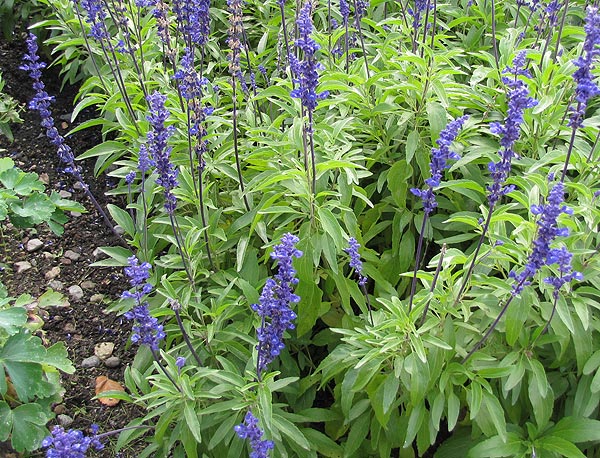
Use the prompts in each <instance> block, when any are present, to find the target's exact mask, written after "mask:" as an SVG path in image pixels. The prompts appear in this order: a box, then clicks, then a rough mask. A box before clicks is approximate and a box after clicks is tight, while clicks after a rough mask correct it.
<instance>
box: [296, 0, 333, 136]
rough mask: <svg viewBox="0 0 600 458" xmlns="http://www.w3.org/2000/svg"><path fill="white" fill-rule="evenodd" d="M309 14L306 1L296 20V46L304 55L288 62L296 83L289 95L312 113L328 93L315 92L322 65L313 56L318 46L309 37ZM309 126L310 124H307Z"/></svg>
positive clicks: (310, 30)
mask: <svg viewBox="0 0 600 458" xmlns="http://www.w3.org/2000/svg"><path fill="white" fill-rule="evenodd" d="M311 15H312V4H311V2H310V1H307V2H306V3H305V4H304V6H303V7H302V10H300V14H299V15H298V20H297V21H296V24H297V25H298V33H299V34H300V37H299V38H298V39H297V40H296V46H297V47H298V49H300V50H302V52H303V54H304V57H303V60H302V61H294V62H290V64H291V65H290V66H291V68H292V71H293V73H294V76H295V79H294V81H295V82H296V83H297V84H298V87H297V88H296V89H293V90H292V91H291V93H290V95H291V96H292V97H295V98H298V99H300V101H301V102H302V105H303V106H304V107H305V108H306V109H307V110H308V111H309V112H311V113H312V112H313V111H314V109H315V108H316V107H317V102H318V101H319V100H321V99H324V98H325V97H327V95H328V94H329V93H328V92H327V91H325V92H321V93H319V94H317V84H318V83H319V74H318V73H317V71H318V70H320V69H322V68H323V66H322V65H321V64H320V63H319V62H317V60H316V58H315V53H316V52H317V51H318V50H319V49H320V46H319V45H318V44H317V42H316V41H315V40H313V38H312V37H311V34H312V31H313V23H312V18H311ZM310 128H312V126H309V129H310Z"/></svg>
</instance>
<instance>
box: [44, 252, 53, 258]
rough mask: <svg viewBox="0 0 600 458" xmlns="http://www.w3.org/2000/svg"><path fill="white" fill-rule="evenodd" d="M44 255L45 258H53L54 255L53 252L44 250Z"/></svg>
mask: <svg viewBox="0 0 600 458" xmlns="http://www.w3.org/2000/svg"><path fill="white" fill-rule="evenodd" d="M42 256H44V258H46V259H52V258H53V257H54V255H53V254H52V253H50V252H49V251H44V252H43V253H42Z"/></svg>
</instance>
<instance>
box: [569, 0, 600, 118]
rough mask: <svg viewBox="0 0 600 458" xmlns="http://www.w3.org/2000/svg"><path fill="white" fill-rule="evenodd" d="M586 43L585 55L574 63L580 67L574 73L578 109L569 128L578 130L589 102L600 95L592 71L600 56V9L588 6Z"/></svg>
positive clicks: (572, 114)
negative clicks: (596, 58)
mask: <svg viewBox="0 0 600 458" xmlns="http://www.w3.org/2000/svg"><path fill="white" fill-rule="evenodd" d="M584 30H585V41H584V42H583V53H582V55H581V56H579V57H578V58H577V59H575V60H574V61H573V63H574V64H575V65H576V66H577V67H578V68H577V70H576V71H575V72H574V73H573V79H574V80H575V82H576V83H577V88H576V89H575V100H577V102H578V103H577V107H576V108H573V112H572V113H571V116H570V118H569V126H570V127H573V128H574V129H577V128H579V127H581V124H582V123H583V118H584V117H585V110H586V108H587V104H588V100H589V99H591V98H592V97H594V96H596V95H598V94H600V89H599V88H598V85H597V84H596V83H595V82H594V76H593V75H592V69H593V68H594V65H593V62H594V58H595V57H596V56H598V55H600V49H598V48H597V46H598V45H599V44H600V14H598V8H596V7H592V6H588V9H587V16H586V18H585V26H584Z"/></svg>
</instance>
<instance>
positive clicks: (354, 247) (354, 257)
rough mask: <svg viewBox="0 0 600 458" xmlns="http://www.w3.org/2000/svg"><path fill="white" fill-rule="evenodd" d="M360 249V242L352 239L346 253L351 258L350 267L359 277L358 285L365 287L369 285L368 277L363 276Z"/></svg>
mask: <svg viewBox="0 0 600 458" xmlns="http://www.w3.org/2000/svg"><path fill="white" fill-rule="evenodd" d="M359 248H360V244H359V243H358V241H357V240H356V239H355V238H354V237H350V238H349V239H348V248H345V249H344V251H345V252H346V253H348V255H349V256H350V267H352V268H353V269H354V272H356V275H357V276H358V284H359V285H360V286H363V285H365V284H366V283H367V277H365V276H364V275H363V274H362V261H361V260H360V254H358V249H359Z"/></svg>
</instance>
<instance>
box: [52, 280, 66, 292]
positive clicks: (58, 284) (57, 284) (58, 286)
mask: <svg viewBox="0 0 600 458" xmlns="http://www.w3.org/2000/svg"><path fill="white" fill-rule="evenodd" d="M48 286H49V287H50V288H52V289H53V290H55V291H62V290H63V288H64V287H65V285H63V282H62V281H60V280H50V281H49V282H48Z"/></svg>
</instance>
